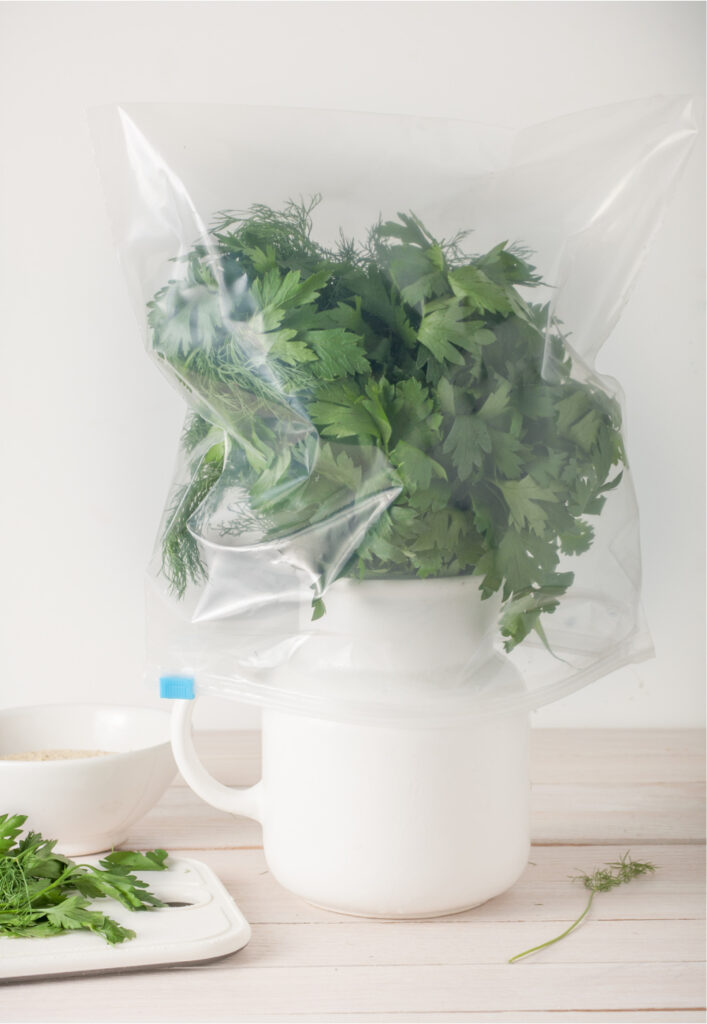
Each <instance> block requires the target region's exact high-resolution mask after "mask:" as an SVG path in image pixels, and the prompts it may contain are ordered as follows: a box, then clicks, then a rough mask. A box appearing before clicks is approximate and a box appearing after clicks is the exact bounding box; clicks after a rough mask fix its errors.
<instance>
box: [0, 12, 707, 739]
mask: <svg viewBox="0 0 707 1024" xmlns="http://www.w3.org/2000/svg"><path fill="white" fill-rule="evenodd" d="M704 10H705V9H704V5H703V4H701V3H641V2H638V3H543V4H537V3H530V2H529V3H514V2H510V3H495V4H494V3H491V4H487V3H449V4H448V3H442V2H439V3H312V4H310V3H284V4H280V3H273V4H268V3H262V4H260V3H252V4H251V3H243V4H241V3H227V2H226V3H171V2H165V3H117V4H114V3H88V4H82V3H56V4H55V3H49V4H44V3H18V4H16V3H1V4H0V104H1V106H0V174H1V176H2V177H1V181H0V218H1V219H0V308H1V316H0V325H1V327H2V338H1V342H0V344H1V345H2V349H1V351H2V363H1V365H2V371H3V372H2V378H1V380H0V387H2V398H1V400H0V421H1V422H0V439H1V443H2V463H1V472H2V486H3V490H2V521H1V523H0V551H1V552H2V554H1V556H0V557H1V565H2V605H1V608H0V628H1V630H2V637H1V644H0V704H2V705H10V704H20V703H39V702H44V701H48V700H56V701H69V700H81V699H98V700H103V701H110V700H116V701H124V702H138V703H148V702H154V701H155V698H154V697H153V695H152V693H151V692H150V691H148V690H147V689H146V688H145V686H144V684H143V683H142V682H141V675H142V669H143V630H144V623H143V571H144V566H145V563H146V561H147V559H148V556H149V554H150V551H151V547H152V542H153V535H154V532H155V529H156V525H157V521H158V517H159V514H160V512H161V509H162V504H163V500H164V497H165V494H166V490H167V486H168V483H169V478H170V472H171V460H172V454H173V452H174V449H175V443H176V438H177V436H178V432H179V430H180V426H181V420H182V412H183V410H182V406H181V404H180V401H179V399H178V397H177V396H176V394H175V393H174V392H173V391H172V390H171V389H170V388H169V387H168V386H167V385H166V383H165V382H164V381H163V379H162V378H161V377H160V376H159V374H158V373H157V371H156V370H155V368H154V366H153V365H152V364H151V363H150V362H149V361H148V359H147V358H146V357H145V355H144V353H143V351H142V348H141V342H140V339H139V337H138V333H137V329H136V326H135V323H134V321H133V319H132V313H131V310H130V308H129V305H128V300H127V296H126V292H125V289H124V285H123V281H122V279H121V277H120V274H119V271H118V267H117V263H116V261H115V257H114V254H113V250H112V247H111V240H110V237H109V230H108V224H107V220H106V215H105V212H104V207H103V200H102V196H101V191H100V184H99V181H98V176H97V172H96V170H95V167H94V163H93V158H92V152H91V146H90V141H89V135H88V130H87V124H86V116H85V110H86V107H87V106H92V105H94V104H99V103H106V102H114V101H121V100H122V101H140V100H152V101H160V100H198V101H209V100H219V101H233V102H241V103H242V102H253V103H265V104H287V105H292V106H306V107H308V106H311V107H317V106H327V107H331V108H340V109H356V110H362V111H385V112H390V113H403V114H405V113H407V114H421V115H439V116H450V117H461V118H469V119H475V120H480V121H485V122H491V123H499V124H503V125H508V126H521V125H524V124H530V123H533V122H536V121H541V120H546V119H549V118H551V117H555V116H558V115H561V114H566V113H570V112H572V111H574V110H579V109H583V108H586V107H591V106H597V105H601V104H606V103H612V102H615V101H619V100H624V99H632V98H636V97H640V96H645V95H652V94H655V93H696V94H697V95H698V96H702V95H703V94H704ZM699 109H700V114H701V115H702V108H701V107H700V108H699ZM703 141H704V140H703V137H701V138H700V140H699V143H698V146H697V151H696V152H695V154H694V156H693V159H692V162H691V164H690V167H689V169H688V171H687V173H686V174H685V175H684V177H683V178H682V180H681V182H680V184H679V187H678V190H677V192H676V194H675V196H674V199H673V201H672V203H671V205H670V207H669V210H668V212H667V215H666V217H665V220H664V223H663V226H662V228H661V230H660V233H659V235H658V237H657V239H656V241H655V244H654V246H653V248H652V250H651V251H650V253H649V255H648V258H647V260H646V263H645V266H644V268H643V271H642V273H641V276H640V280H639V282H638V284H637V287H636V289H635V291H634V293H633V296H632V298H631V300H630V303H629V305H628V307H627V308H626V311H625V313H624V316H623V319H622V321H621V322H620V324H619V326H618V327H617V329H616V330H615V332H614V334H613V336H612V338H611V339H610V340H609V342H608V343H607V345H606V347H605V349H604V350H603V352H602V354H601V357H600V361H599V369H600V370H601V371H602V372H605V373H611V374H612V375H614V376H616V377H618V378H619V379H620V380H621V382H622V384H623V385H624V389H625V391H626V393H627V397H628V425H627V433H628V445H629V454H630V457H631V460H632V465H633V472H634V479H635V484H636V487H637V490H638V496H639V502H640V507H641V514H642V537H643V554H644V572H645V601H644V603H645V608H646V612H647V615H648V618H649V621H650V623H651V626H652V630H653V635H654V640H655V646H656V651H657V657H656V658H655V659H654V660H653V661H650V662H647V663H645V664H642V665H639V666H635V667H632V668H630V669H625V670H622V671H620V672H618V673H615V674H614V675H613V676H611V677H609V678H607V679H605V680H603V681H601V682H599V683H597V684H595V685H593V686H591V687H589V688H588V689H587V690H585V691H583V692H582V693H580V694H577V695H575V696H574V697H571V698H568V699H566V700H565V701H562V702H560V703H558V704H556V705H554V706H553V707H550V708H547V709H544V710H543V711H541V712H539V713H538V714H537V716H536V724H540V725H597V726H614V725H616V726H669V725H674V726H689V725H696V724H700V723H702V722H703V721H704V632H705V614H704V590H703V582H704V545H703V534H704V439H705V432H704V418H703V415H704V333H703V299H704V279H705V266H704V249H703V245H704V234H703V223H704V198H703V182H704V173H705V170H704V155H703V152H704V150H703ZM201 714H202V722H203V724H207V725H217V724H218V725H223V724H224V723H225V722H228V723H240V724H252V723H254V722H255V721H256V718H255V716H254V713H253V712H252V711H249V710H248V709H239V708H238V707H236V706H235V705H234V706H229V707H228V708H226V709H224V707H223V706H220V705H219V706H216V705H210V706H209V705H207V706H206V707H205V708H204V709H203V711H202V713H201ZM226 715H227V716H229V717H225V716H226Z"/></svg>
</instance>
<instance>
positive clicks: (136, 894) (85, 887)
mask: <svg viewBox="0 0 707 1024" xmlns="http://www.w3.org/2000/svg"><path fill="white" fill-rule="evenodd" d="M26 820H27V818H26V815H23V814H15V815H9V814H3V815H0V936H2V935H6V936H10V937H20V936H22V937H32V936H48V935H60V934H61V933H62V932H65V931H72V930H76V929H85V930H88V931H92V932H96V933H97V934H98V935H102V936H103V938H104V939H105V940H106V942H109V943H111V944H115V943H117V942H124V941H125V940H126V939H134V938H135V932H134V931H132V930H131V929H129V928H124V927H123V926H122V925H120V924H118V922H117V921H114V920H113V919H112V918H110V917H108V916H107V915H106V914H104V913H102V912H101V911H100V910H94V909H89V907H90V906H91V901H92V900H95V899H100V898H101V897H106V896H108V897H110V898H112V899H114V900H117V901H118V903H121V904H122V905H123V906H124V907H127V908H128V910H151V909H153V908H154V907H162V906H164V904H163V903H162V902H161V901H160V900H158V899H157V897H156V896H154V895H153V894H152V893H151V892H150V891H149V889H148V887H147V885H146V883H145V882H143V881H142V880H141V879H139V878H137V877H136V876H135V875H134V874H132V872H133V871H162V870H164V869H165V868H166V866H167V865H166V863H165V861H166V859H167V854H166V853H165V851H164V850H148V851H146V852H145V853H138V852H135V851H132V850H114V851H113V852H112V853H109V854H108V855H107V856H106V857H104V858H103V860H101V861H100V867H93V866H92V865H89V864H76V863H75V862H74V861H72V860H70V859H69V858H68V857H63V856H62V855H61V854H58V853H55V852H54V847H55V846H56V840H48V839H44V838H43V837H42V836H41V835H40V833H38V832H28V833H27V834H26V835H25V836H24V838H22V839H19V840H18V836H19V835H20V834H21V832H22V826H23V825H24V823H25V821H26Z"/></svg>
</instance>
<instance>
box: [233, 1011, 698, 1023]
mask: <svg viewBox="0 0 707 1024" xmlns="http://www.w3.org/2000/svg"><path fill="white" fill-rule="evenodd" d="M231 1021H232V1024H271V1022H272V1024H275V1022H277V1024H282V1022H283V1021H293V1022H295V1024H303V1022H305V1021H306V1024H364V1022H370V1024H438V1022H448V1024H496V1022H498V1024H504V1022H507V1024H574V1022H579V1021H584V1022H587V1024H588V1022H591V1024H595V1022H597V1021H599V1022H604V1021H610V1022H612V1024H632V1022H634V1021H635V1022H637V1024H682V1022H687V1021H695V1022H701V1024H704V1021H705V1014H704V1011H703V1010H638V1011H635V1010H608V1011H603V1010H592V1011H591V1012H590V1013H582V1012H579V1013H576V1012H574V1011H571V1010H560V1011H557V1010H554V1011H551V1012H550V1013H545V1012H539V1013H538V1012H536V1011H532V1012H529V1011H528V1010H525V1011H524V1012H523V1019H522V1021H520V1018H519V1017H518V1014H517V1012H510V1013H504V1012H500V1013H498V1012H495V1011H492V1010H491V1011H489V1010H484V1011H483V1012H482V1013H474V1012H471V1013H470V1012H468V1011H466V1010H462V1011H460V1012H458V1013H454V1012H452V1013H376V1014H371V1013H327V1014H319V1013H314V1014H309V1013H308V1014H306V1015H301V1014H297V1013H293V1012H291V1013H288V1014H286V1015H284V1016H280V1015H279V1014H278V1016H276V1017H274V1016H271V1015H269V1014H265V1015H263V1014H260V1013H257V1014H253V1015H251V1016H249V1017H247V1018H246V1017H232V1018H231Z"/></svg>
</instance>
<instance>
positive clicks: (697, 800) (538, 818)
mask: <svg viewBox="0 0 707 1024" xmlns="http://www.w3.org/2000/svg"><path fill="white" fill-rule="evenodd" d="M530 831H531V836H532V840H533V843H536V844H541V843H560V844H561V845H566V844H581V845H586V844H590V843H612V844H615V843H626V844H634V843H685V842H689V843H703V842H704V838H705V802H704V787H703V786H702V784H701V783H694V782H675V783H665V784H660V783H646V784H645V785H633V786H624V785H593V784H581V783H564V782H562V783H561V784H557V785H552V786H545V785H535V784H534V785H533V787H532V793H531V803H530Z"/></svg>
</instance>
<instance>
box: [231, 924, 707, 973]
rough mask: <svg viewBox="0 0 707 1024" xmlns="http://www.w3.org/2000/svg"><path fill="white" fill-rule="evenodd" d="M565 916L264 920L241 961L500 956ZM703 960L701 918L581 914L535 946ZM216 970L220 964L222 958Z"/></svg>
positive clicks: (573, 958)
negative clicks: (578, 921) (570, 926)
mask: <svg viewBox="0 0 707 1024" xmlns="http://www.w3.org/2000/svg"><path fill="white" fill-rule="evenodd" d="M565 927H566V922H565V921H561V922H560V921H551V922H548V921H533V922H532V923H529V922H514V923H510V924H509V923H506V922H499V923H496V922H489V921H475V920H473V919H470V920H467V921H462V922H457V921H454V922H452V921H449V922H445V923H442V924H441V923H439V922H436V921H417V922H414V923H413V924H409V923H404V924H400V923H392V922H387V923H384V922H369V921H366V922H356V923H348V922H346V923H339V924H330V923H319V924H316V925H313V926H312V927H310V928H306V929H303V928H302V926H301V925H297V924H276V925H266V924H261V925H260V926H259V927H258V928H256V929H255V931H254V933H253V936H252V938H251V940H250V943H249V945H248V947H247V948H246V949H244V950H243V952H242V954H241V956H240V957H239V961H240V962H241V964H244V965H247V966H249V967H258V966H263V965H267V966H268V967H299V966H302V967H327V966H329V967H333V966H337V965H338V966H341V967H353V966H359V967H364V966H373V965H376V966H395V965H398V966H400V965H402V964H425V965H432V964H469V965H470V964H502V963H505V961H507V960H508V958H509V957H510V956H513V955H515V954H516V953H520V952H521V951H522V950H524V949H529V948H530V947H531V946H536V945H538V944H539V943H541V942H544V941H546V940H548V939H551V938H553V937H554V936H555V935H558V934H559V933H560V932H561V931H563V930H564V928H565ZM607 949H611V951H612V961H613V962H614V963H656V964H660V963H663V962H664V961H665V960H666V959H670V960H671V961H678V962H681V963H702V962H703V961H704V958H705V929H704V922H703V921H697V920H693V921H670V920H668V921H650V920H649V921H606V920H604V921H602V920H599V921H595V920H585V921H584V922H583V923H582V925H581V926H580V927H579V928H577V930H576V931H575V932H573V933H572V934H571V935H570V936H568V937H567V938H566V939H564V940H563V941H562V942H558V943H557V944H556V945H553V946H550V947H548V948H547V949H546V950H542V951H541V952H539V953H536V954H534V956H533V959H534V960H535V961H536V962H538V963H540V962H542V963H552V964H561V963H571V964H578V963H580V964H581V963H586V964H590V963H605V962H606V951H607ZM213 969H214V970H222V969H223V965H222V964H220V963H214V964H213Z"/></svg>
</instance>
